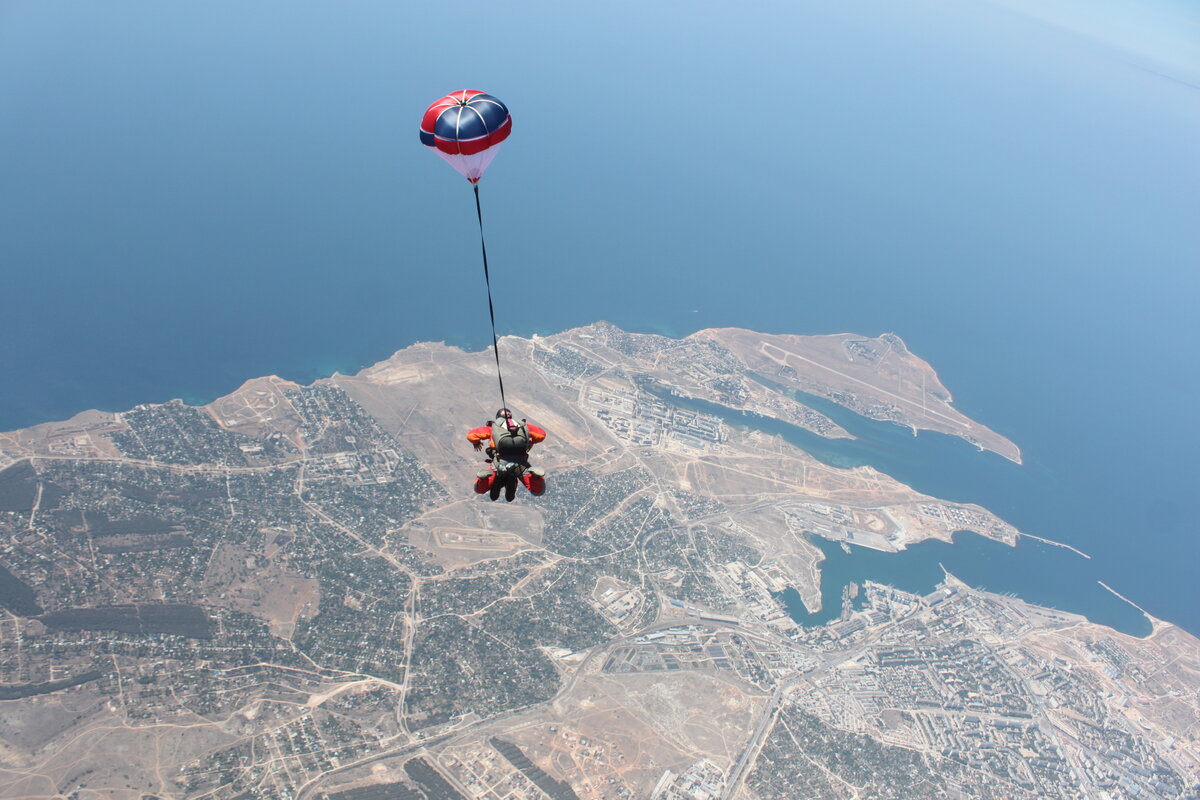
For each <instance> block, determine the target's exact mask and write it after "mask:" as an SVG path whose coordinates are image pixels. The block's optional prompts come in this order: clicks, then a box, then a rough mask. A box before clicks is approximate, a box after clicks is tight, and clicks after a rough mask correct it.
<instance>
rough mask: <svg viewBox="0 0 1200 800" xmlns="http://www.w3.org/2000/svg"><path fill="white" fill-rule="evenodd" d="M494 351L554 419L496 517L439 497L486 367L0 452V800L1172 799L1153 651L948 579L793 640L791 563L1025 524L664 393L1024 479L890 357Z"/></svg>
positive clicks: (800, 568)
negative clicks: (818, 406)
mask: <svg viewBox="0 0 1200 800" xmlns="http://www.w3.org/2000/svg"><path fill="white" fill-rule="evenodd" d="M500 347H501V353H502V357H503V359H504V365H505V384H506V388H507V389H508V402H509V405H510V407H512V409H513V410H514V411H515V412H516V414H517V416H518V417H527V418H528V419H529V421H530V422H532V423H536V424H538V425H540V426H542V427H543V428H545V429H546V430H547V431H549V437H548V439H547V440H546V442H545V443H543V444H540V445H538V446H537V447H536V448H535V449H534V451H533V453H532V457H533V459H534V461H535V463H537V464H538V465H539V466H542V467H544V468H545V469H546V470H547V472H548V483H549V490H548V491H547V493H546V494H545V495H544V496H542V497H536V498H535V497H531V496H530V495H528V494H526V493H525V492H523V491H522V493H521V494H520V495H519V496H518V498H517V501H516V502H513V503H511V504H507V503H504V502H503V501H500V502H497V503H491V502H489V501H488V500H487V499H486V498H485V497H481V496H478V495H475V494H474V493H473V492H472V489H471V484H472V480H473V478H474V474H475V471H476V470H477V469H478V468H479V466H480V461H481V458H482V456H481V454H478V453H476V452H474V451H473V450H472V449H471V446H470V445H469V444H468V442H467V440H466V438H465V433H466V431H467V430H468V429H469V428H471V427H474V426H476V425H481V424H483V423H484V422H485V421H487V420H488V419H489V418H490V417H491V415H492V412H494V410H495V408H496V406H497V405H499V400H498V399H497V392H496V389H495V373H494V361H493V360H492V354H491V352H490V350H489V351H486V352H479V353H468V352H464V351H462V350H459V349H456V348H453V347H449V346H446V345H444V344H437V343H424V344H418V345H413V346H411V347H408V348H405V349H404V350H401V351H399V352H397V353H396V354H395V355H394V356H393V357H392V358H390V359H388V360H386V361H383V362H380V363H379V364H376V365H374V366H372V367H370V368H368V369H365V370H363V371H362V372H361V373H359V374H358V375H354V376H343V375H335V376H334V377H332V378H330V379H327V380H322V381H318V382H317V383H315V384H313V385H312V386H299V385H296V384H294V383H291V382H288V381H285V380H282V379H279V378H273V377H267V378H258V379H255V380H251V381H248V382H247V383H246V384H245V385H244V386H242V387H241V388H240V389H239V390H238V391H237V392H235V393H233V394H231V395H229V396H227V397H223V398H221V399H219V400H217V401H215V402H213V403H211V404H210V405H208V406H204V407H199V408H197V407H191V406H187V405H185V404H183V403H181V402H178V401H176V402H172V403H167V404H163V405H153V406H138V407H137V408H134V409H131V410H130V411H127V412H122V413H118V414H110V413H103V412H86V413H84V414H80V415H78V416H76V417H75V418H73V419H71V420H68V421H65V422H59V423H48V424H45V425H39V426H36V427H33V428H29V429H26V430H23V431H16V432H11V433H6V434H0V532H2V533H3V536H4V545H3V550H2V551H0V604H2V605H3V607H4V609H5V614H4V616H3V618H2V619H0V798H35V797H45V798H53V797H63V798H65V797H72V798H78V799H79V800H92V799H93V798H95V799H97V800H98V799H99V798H105V799H106V800H109V799H113V800H117V799H121V800H124V799H126V798H128V799H129V800H134V799H138V800H147V799H148V798H175V797H196V798H201V797H203V798H214V800H244V799H246V798H293V799H299V800H305V799H308V800H311V799H313V798H326V797H327V798H333V799H334V800H384V799H386V798H402V799H403V798H411V799H412V800H421V799H422V798H424V799H425V800H442V799H444V798H449V799H451V800H454V799H456V798H470V799H471V800H508V799H510V798H511V799H513V800H515V799H516V798H529V799H532V798H546V797H548V798H553V799H554V800H565V799H567V798H596V799H597V800H599V799H601V798H603V799H607V798H656V800H683V798H692V799H694V800H705V799H706V798H707V799H708V800H715V798H722V799H723V800H733V799H734V798H737V799H739V800H776V799H778V800H784V798H787V799H788V800H796V799H797V798H827V797H831V798H868V797H873V798H909V797H911V798H1029V799H1030V800H1032V799H1033V798H1058V797H1061V798H1091V797H1096V798H1133V797H1139V798H1141V797H1160V798H1187V797H1197V796H1200V795H1198V793H1197V786H1198V784H1197V781H1198V778H1200V724H1198V723H1200V697H1198V694H1197V691H1198V688H1200V642H1198V641H1197V640H1196V639H1195V638H1194V637H1192V636H1191V635H1190V634H1188V633H1186V632H1184V631H1182V630H1180V629H1178V628H1176V627H1174V626H1171V625H1169V624H1166V623H1162V622H1158V621H1155V623H1154V630H1153V633H1152V634H1151V635H1150V636H1149V637H1148V638H1145V639H1137V638H1134V637H1130V636H1126V635H1123V634H1121V633H1118V632H1116V631H1113V630H1110V629H1107V628H1104V627H1101V626H1098V625H1095V624H1092V623H1090V622H1088V621H1087V620H1085V619H1083V618H1082V617H1079V616H1076V615H1072V614H1068V613H1065V612H1061V611H1055V610H1051V609H1045V608H1040V607H1037V606H1034V605H1030V604H1028V603H1025V602H1022V601H1021V600H1018V599H1016V598H1012V597H1006V596H999V595H994V594H989V593H987V592H983V591H979V590H977V589H975V588H972V587H970V586H968V585H965V584H963V583H962V582H960V581H958V580H957V579H956V578H954V577H953V576H951V575H947V577H946V580H945V582H944V583H943V584H942V585H941V586H939V587H938V588H937V589H936V590H935V591H933V592H932V593H930V594H928V595H925V596H918V595H913V594H909V593H906V592H902V591H899V590H896V589H893V588H891V587H887V586H882V585H878V584H874V583H867V584H865V585H863V586H858V587H855V591H856V596H855V598H854V602H850V598H849V597H847V601H846V603H845V605H844V607H843V608H842V609H841V615H840V616H839V617H835V618H834V619H833V620H832V621H830V622H829V623H827V624H824V625H820V626H814V627H804V626H801V625H799V624H797V623H796V622H794V621H793V620H792V619H791V617H790V616H789V615H788V613H787V610H786V608H785V606H784V604H783V602H782V600H781V599H780V598H781V593H782V592H783V591H784V590H785V589H788V588H789V587H790V588H794V589H795V590H796V591H797V592H798V593H799V595H800V597H801V598H802V599H803V602H804V604H805V605H806V606H807V607H808V608H809V609H810V610H813V611H815V610H817V609H819V607H820V603H821V593H820V567H821V559H822V557H823V556H822V554H821V550H820V549H819V548H818V547H817V546H816V545H815V544H814V542H815V541H817V540H818V537H819V538H822V539H826V540H831V541H834V542H839V543H841V544H842V545H843V546H845V547H847V548H848V547H850V546H851V545H857V546H863V547H871V548H874V549H877V550H882V551H896V550H900V549H903V548H905V547H907V546H909V545H912V544H914V543H916V542H919V541H922V540H924V539H929V538H938V539H949V538H950V537H951V535H953V534H954V533H955V532H957V531H963V530H970V531H974V532H976V533H979V534H981V535H983V536H987V537H990V538H992V539H995V540H998V541H1001V542H1004V543H1007V544H1013V543H1015V542H1016V540H1017V538H1018V537H1019V536H1021V533H1020V532H1019V531H1017V530H1015V529H1014V528H1013V527H1012V526H1011V525H1009V524H1007V523H1006V522H1005V521H1003V520H1001V519H999V518H998V517H996V516H995V515H993V514H992V513H991V512H990V511H988V510H987V509H984V508H981V507H979V506H974V505H963V504H957V503H951V502H946V501H944V500H941V499H938V498H934V497H929V496H926V495H922V494H920V493H918V492H916V491H914V490H913V489H911V488H909V487H908V486H905V485H903V484H902V483H899V482H898V481H896V480H895V479H893V478H891V477H890V476H888V475H885V474H883V473H881V472H878V471H876V470H874V469H871V468H869V467H859V468H856V469H839V468H837V467H834V466H829V465H827V464H825V463H822V462H820V461H818V460H817V459H815V458H813V457H812V456H810V455H808V454H807V453H806V452H805V451H803V450H801V449H798V448H797V447H795V446H793V445H791V444H789V443H788V442H787V441H784V440H783V439H782V438H780V437H777V436H768V435H766V434H764V433H761V432H756V431H754V430H748V429H743V428H739V427H733V426H730V425H729V424H726V423H725V422H723V421H722V419H721V418H719V417H716V416H713V415H710V414H706V413H704V412H703V411H697V410H694V407H693V406H692V405H690V404H689V403H687V402H685V399H693V400H701V401H707V402H710V403H716V404H718V405H719V406H722V407H725V408H727V409H736V410H739V411H747V412H752V413H754V414H758V415H762V416H763V417H768V418H771V419H775V420H780V421H783V422H786V423H789V424H791V425H795V426H798V427H800V428H803V429H805V430H807V431H811V432H813V433H816V434H819V435H820V436H824V437H827V438H830V439H837V438H845V437H847V436H849V433H848V432H847V431H846V430H844V429H843V428H842V427H841V426H839V425H838V424H836V423H835V422H834V421H833V420H831V419H830V418H829V417H828V416H826V415H825V414H822V413H820V412H819V411H817V410H814V409H813V408H810V407H809V406H807V405H805V402H804V398H805V396H806V395H813V396H817V397H821V398H825V399H827V400H832V401H834V402H836V403H838V404H840V405H842V406H845V407H847V408H850V409H852V410H854V411H856V412H858V413H860V414H862V415H864V416H868V417H871V418H874V419H881V420H889V421H892V422H896V423H898V424H901V425H904V426H907V427H909V428H912V429H913V430H914V431H917V430H932V431H938V432H941V433H947V434H952V435H955V436H960V437H962V438H963V439H965V440H967V441H969V442H970V443H972V444H973V445H975V446H977V447H979V448H981V449H986V450H991V451H994V452H996V453H999V454H1000V455H1002V456H1004V457H1006V458H1009V459H1011V460H1013V461H1015V462H1019V461H1020V451H1019V449H1018V448H1017V446H1016V445H1014V444H1013V443H1012V442H1009V441H1008V440H1007V439H1005V438H1004V437H1002V436H1000V435H999V434H997V433H995V432H994V431H992V430H990V429H989V428H987V427H985V426H984V425H982V424H980V423H979V422H976V421H974V420H970V419H968V418H966V417H965V416H963V415H962V414H961V413H959V412H958V411H957V410H955V409H954V407H953V405H952V404H951V396H950V393H949V391H948V390H947V389H946V388H945V387H944V386H943V385H942V384H941V382H940V381H939V380H938V377H937V375H936V373H935V372H934V371H933V369H932V368H931V367H930V366H929V365H928V364H926V363H925V362H924V361H922V360H921V359H920V358H918V357H917V356H915V355H913V354H912V353H911V352H909V351H908V349H907V347H906V346H905V345H904V342H903V341H902V340H900V338H899V337H897V336H894V335H891V334H888V335H885V336H882V337H878V338H865V337H860V336H854V335H850V334H841V335H836V336H811V337H803V336H777V335H764V334H757V333H753V332H751V331H746V330H740V329H719V330H707V331H701V332H699V333H696V334H693V335H692V336H689V337H687V338H684V339H671V338H667V337H662V336H651V335H640V334H629V333H625V332H623V331H621V330H619V329H617V328H615V327H614V326H611V325H608V324H605V323H597V324H595V325H591V326H588V327H585V328H579V329H575V330H571V331H567V332H564V333H561V334H557V335H554V336H548V337H534V338H533V339H531V340H527V339H520V338H516V337H506V338H504V339H503V340H502V341H501V345H500ZM808 402H813V401H812V399H811V398H809V400H808ZM847 424H848V423H847Z"/></svg>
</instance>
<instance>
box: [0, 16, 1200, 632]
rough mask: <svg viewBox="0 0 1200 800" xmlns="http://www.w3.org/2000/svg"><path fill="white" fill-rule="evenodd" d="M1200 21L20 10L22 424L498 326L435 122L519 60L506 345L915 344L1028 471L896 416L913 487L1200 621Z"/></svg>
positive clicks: (15, 307)
mask: <svg viewBox="0 0 1200 800" xmlns="http://www.w3.org/2000/svg"><path fill="white" fill-rule="evenodd" d="M1198 31H1200V11H1197V8H1196V7H1195V6H1194V4H1188V3H1184V2H1176V1H1175V0H1150V2H1146V3H1141V4H1137V6H1136V7H1133V6H1131V5H1130V4H1127V3H1120V2H1117V0H1095V2H1089V3H1083V2H1078V0H1047V2H1045V3H1032V2H1028V1H1027V0H1009V1H1008V2H999V1H998V2H988V1H986V0H966V1H965V2H964V1H963V0H955V1H954V2H951V0H912V2H906V3H893V2H886V0H863V2H859V3H853V4H845V3H841V4H829V3H818V2H815V1H809V0H801V1H800V2H794V1H790V2H784V1H783V0H776V1H771V2H768V1H767V0H764V1H763V2H752V3H742V4H736V5H735V4H728V3H716V2H702V1H698V2H694V3H688V4H667V3H645V2H632V1H631V0H629V1H625V0H616V1H615V2H613V3H607V4H603V5H595V4H591V5H587V4H584V5H580V4H561V3H550V2H541V3H529V2H514V3H507V4H495V3H486V4H485V3H461V4H457V5H455V7H454V8H453V10H448V9H446V8H441V7H435V6H427V7H421V6H419V5H414V4H393V3H376V2H364V3H354V4H346V3H335V2H311V0H299V1H298V2H286V3H285V2H282V1H281V0H279V1H277V2H270V1H264V2H259V3H254V4H245V3H240V2H232V1H227V2H221V1H220V0H216V1H214V2H203V3H201V2H199V1H198V0H181V2H176V3H160V2H154V0H141V1H140V2H133V0H114V1H113V2H108V3H103V4H99V3H90V2H84V1H83V0H78V1H77V2H70V1H64V2H59V3H44V2H38V1H37V0H8V1H7V2H5V3H3V4H0V290H2V296H3V299H4V303H3V306H2V308H3V311H2V312H0V313H2V316H0V319H2V320H3V336H0V375H2V376H3V378H2V379H0V429H12V428H17V427H23V426H26V425H30V424H33V423H36V422H40V421H45V420H50V419H61V418H64V417H66V416H69V415H71V414H72V413H75V412H77V411H79V410H82V409H85V408H91V407H99V408H104V409H111V410H117V409H124V408H128V407H130V406H132V405H134V404H136V403H140V402H147V401H162V400H166V399H168V398H171V397H183V398H185V399H187V400H189V401H194V402H202V401H206V400H209V399H211V398H213V397H216V396H219V395H221V394H224V393H226V392H229V391H231V390H232V389H234V388H236V387H237V386H238V385H239V384H240V383H241V382H242V381H243V380H245V379H246V378H249V377H252V376H257V375H263V374H270V373H274V374H280V375H283V376H285V377H289V378H293V379H296V380H301V381H308V380H311V379H313V378H316V377H320V376H323V375H328V374H330V373H331V372H332V371H334V370H340V371H343V372H347V371H354V370H356V369H358V368H359V367H361V366H364V365H366V364H370V363H372V362H374V361H376V360H378V359H382V358H385V357H387V356H388V355H389V354H390V353H391V352H392V351H394V350H396V349H398V348H401V347H404V346H406V345H408V344H410V343H412V342H416V341H424V340H445V341H448V342H451V343H453V344H457V345H460V346H464V347H469V348H479V347H482V346H484V344H485V343H486V342H488V341H489V335H490V334H489V331H488V328H487V317H486V305H485V296H484V294H483V285H482V280H481V278H482V276H481V275H480V272H481V269H480V265H479V261H478V251H477V247H478V241H477V239H476V231H475V229H474V227H473V226H474V224H475V220H474V213H473V211H474V209H473V203H472V199H471V196H470V192H469V187H468V185H467V184H466V183H465V182H464V181H463V180H462V179H461V178H460V177H459V176H458V175H457V174H456V173H454V172H453V171H451V170H450V169H449V168H448V167H447V166H446V165H445V164H443V163H442V162H441V161H440V160H439V159H437V158H435V157H434V156H433V155H432V154H430V153H428V152H425V151H424V149H423V148H422V147H421V146H420V145H419V144H418V141H417V133H416V131H417V122H418V120H419V116H420V113H421V111H422V110H423V109H424V108H425V106H426V105H427V104H428V103H429V102H431V101H432V100H434V99H435V98H437V97H438V96H440V95H442V94H444V93H446V92H448V91H451V90H454V89H459V88H464V87H470V88H480V89H485V90H487V91H489V92H491V93H493V94H495V95H497V96H498V97H500V98H501V99H503V100H504V101H506V102H507V103H508V105H509V106H510V108H511V109H512V113H513V117H514V132H513V135H512V137H511V138H510V139H509V141H508V142H506V143H505V145H504V151H503V152H502V153H501V154H500V156H499V158H497V159H496V161H495V163H494V164H493V166H492V168H491V170H490V171H489V172H488V174H487V176H486V177H485V178H484V181H483V184H482V195H483V203H484V213H485V216H486V223H487V227H488V245H489V256H490V257H491V261H492V269H493V276H494V278H495V279H496V301H497V316H498V322H499V325H500V328H501V332H502V333H516V334H522V335H528V334H530V333H532V332H546V331H557V330H561V329H564V328H568V327H573V326H576V325H582V324H587V323H590V322H593V321H595V320H597V319H607V320H609V321H611V322H614V323H616V324H618V325H620V326H622V327H625V328H627V329H631V330H638V331H653V332H662V333H669V334H672V335H683V334H687V333H689V332H692V331H695V330H698V329H701V328H705V327H712V326H740V327H746V328H752V329H756V330H762V331H767V332H788V333H830V332H841V331H855V332H858V333H862V334H866V335H875V334H879V333H882V332H885V331H893V332H895V333H898V334H899V335H901V336H902V337H903V338H904V339H905V341H906V342H907V343H908V345H909V347H910V348H911V349H912V350H913V352H915V353H916V354H918V355H919V356H921V357H923V358H925V359H926V360H928V361H929V362H930V363H931V364H933V365H934V367H935V368H936V369H937V370H938V372H939V374H940V375H941V377H942V379H943V382H944V383H945V384H946V386H948V387H949V389H950V390H951V391H952V392H953V394H954V397H955V403H956V405H957V406H958V408H960V409H961V410H962V411H963V412H964V413H966V414H968V415H969V416H971V417H974V418H976V419H978V420H980V421H982V422H984V423H985V424H987V425H989V426H991V427H992V428H994V429H996V430H998V431H1000V432H1001V433H1003V434H1004V435H1006V436H1008V437H1009V438H1011V439H1012V440H1013V441H1015V442H1016V443H1017V444H1018V445H1019V446H1020V447H1021V448H1022V451H1023V455H1024V460H1025V465H1024V466H1023V467H1020V468H1017V467H1015V466H1012V470H1013V472H1012V473H1011V476H1010V475H1009V473H1008V472H1005V473H1004V474H1005V476H1006V477H1004V478H1003V479H1002V480H999V479H997V480H998V482H997V480H993V477H994V476H995V475H996V474H998V471H1002V468H1003V470H1008V466H1007V465H998V466H997V465H995V464H993V460H994V458H995V457H994V456H991V455H989V454H978V453H972V452H969V449H965V450H964V452H963V454H962V456H963V457H962V458H959V457H958V456H955V457H954V458H950V459H949V460H946V461H944V460H942V458H943V455H944V454H941V453H940V452H932V451H930V450H929V448H927V447H926V446H925V445H923V444H919V445H916V448H917V449H915V450H905V449H904V448H905V445H911V444H912V443H911V442H900V441H896V442H894V443H891V444H888V445H887V446H888V447H892V446H894V447H895V448H898V451H899V452H901V453H902V454H903V455H902V457H898V463H896V464H894V465H893V466H894V469H896V470H897V472H896V473H895V474H897V477H900V478H901V479H902V480H908V481H911V482H912V483H913V484H914V485H918V484H919V485H920V487H921V488H922V489H923V490H924V491H930V492H931V493H933V494H939V491H938V490H941V492H940V493H941V495H942V496H947V497H952V498H953V499H958V500H965V501H973V502H980V503H981V504H983V505H985V506H987V507H988V508H990V509H991V510H993V511H995V512H996V513H997V514H999V515H1001V516H1002V517H1004V518H1005V519H1007V520H1009V521H1010V522H1012V523H1013V524H1015V525H1017V526H1018V527H1019V528H1021V529H1022V530H1026V531H1028V532H1030V533H1034V534H1037V535H1039V536H1045V537H1047V538H1051V539H1056V540H1061V541H1064V542H1068V543H1070V544H1072V545H1075V546H1077V547H1079V548H1080V549H1082V550H1084V551H1086V552H1088V553H1090V554H1091V555H1092V556H1093V558H1092V559H1091V561H1090V562H1088V569H1089V570H1092V572H1093V573H1094V575H1095V577H1096V578H1097V579H1099V580H1104V581H1105V582H1106V583H1108V584H1109V585H1110V586H1112V587H1113V588H1115V589H1117V590H1118V591H1120V592H1121V593H1122V594H1124V595H1126V596H1128V597H1129V598H1131V599H1132V600H1133V601H1135V602H1136V603H1138V604H1139V605H1140V606H1142V607H1144V608H1145V609H1146V610H1147V611H1149V612H1150V613H1152V614H1154V615H1155V616H1158V617H1161V618H1164V619H1167V620H1169V621H1172V622H1176V623H1178V624H1180V625H1182V626H1184V627H1186V628H1188V629H1189V630H1191V631H1193V632H1200V590H1198V589H1197V581H1196V579H1195V575H1196V570H1197V567H1200V544H1198V543H1197V534H1198V533H1200V531H1198V526H1197V524H1196V522H1195V519H1196V515H1195V511H1194V509H1193V508H1192V498H1193V496H1194V495H1195V491H1196V487H1197V485H1198V484H1200V481H1198V477H1200V475H1198V470H1197V466H1196V463H1197V456H1196V453H1197V448H1198V446H1200V422H1198V421H1197V417H1196V414H1195V399H1194V398H1196V397H1197V396H1200V391H1198V390H1200V357H1198V356H1197V346H1196V345H1197V343H1198V342H1200V314H1197V313H1196V307H1197V302H1198V301H1200V270H1198V269H1197V267H1198V266H1200V226H1198V225H1197V224H1196V210H1197V209H1198V208H1200V145H1198V144H1197V142H1200V89H1198V88H1197V87H1198V86H1200V63H1198V62H1200V56H1198V55H1197V53H1196V49H1195V47H1194V42H1195V41H1196V39H1197V35H1198ZM1189 43H1190V44H1189ZM514 389H515V391H514V393H519V387H514ZM480 403H481V408H485V407H489V406H488V404H489V403H493V404H494V399H490V400H489V399H487V398H481V399H480ZM925 437H926V434H922V436H921V437H918V440H917V441H918V442H921V440H922V439H924V438H925ZM883 441H887V439H886V437H885V439H884V440H883ZM815 446H816V445H814V447H815ZM881 446H882V445H881ZM936 449H937V448H934V450H936ZM967 456H973V457H975V458H976V461H975V462H971V461H970V459H969V458H967ZM872 457H874V456H872ZM964 464H965V465H966V466H964ZM1018 476H1019V477H1018ZM957 546H958V545H955V547H957ZM1012 569H1014V570H1017V571H1018V572H1022V574H1024V571H1026V567H1022V566H1017V567H1013V568H1012ZM1028 572H1029V574H1030V575H1032V576H1036V575H1038V574H1039V573H1038V572H1037V571H1036V570H1034V569H1032V568H1029V569H1028ZM1089 574H1091V573H1089ZM964 577H965V576H964ZM1031 580H1033V581H1034V582H1039V581H1040V582H1042V583H1048V582H1049V581H1050V579H1049V578H1047V579H1044V580H1043V579H1039V578H1036V577H1034V578H1031ZM1083 602H1084V603H1085V605H1086V604H1087V603H1089V602H1091V601H1088V600H1086V599H1085V600H1084V601H1083Z"/></svg>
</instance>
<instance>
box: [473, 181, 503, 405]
mask: <svg viewBox="0 0 1200 800" xmlns="http://www.w3.org/2000/svg"><path fill="white" fill-rule="evenodd" d="M474 186H475V216H476V217H478V218H479V249H480V250H481V251H482V252H483V282H484V283H485V284H486V285H487V297H488V315H489V316H490V317H491V318H492V352H493V353H495V355H496V379H497V380H498V381H499V383H500V407H501V408H508V401H507V400H505V399H504V373H503V372H501V370H500V340H499V338H498V337H497V336H496V306H495V305H494V304H493V303H492V276H491V274H490V273H489V272H488V260H487V241H485V240H484V238H483V207H482V206H481V205H480V204H479V184H478V183H476V184H474Z"/></svg>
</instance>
